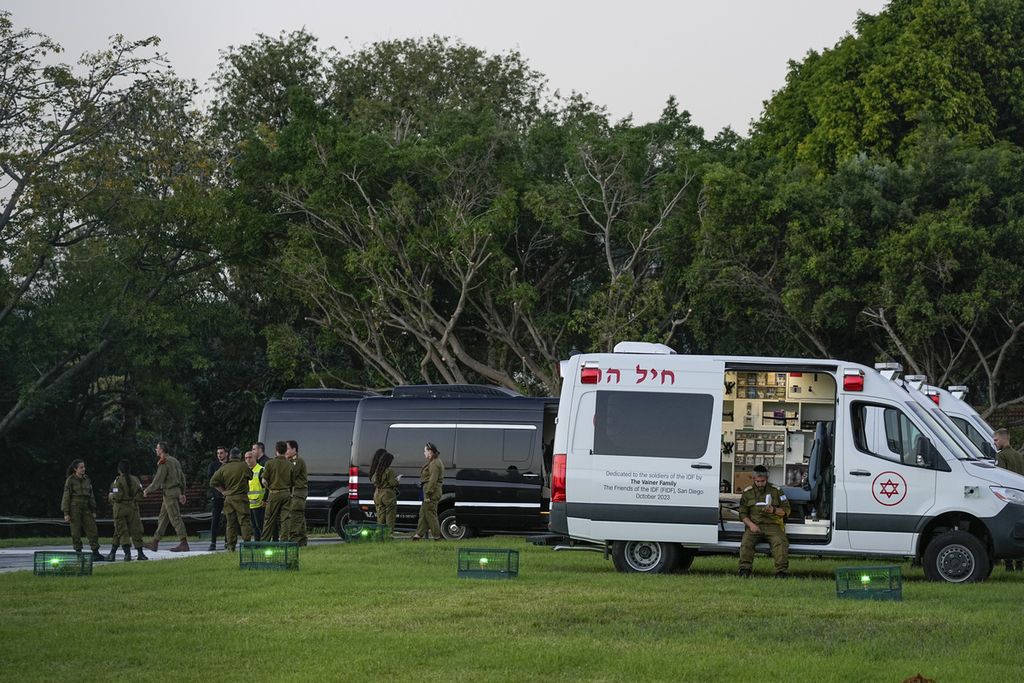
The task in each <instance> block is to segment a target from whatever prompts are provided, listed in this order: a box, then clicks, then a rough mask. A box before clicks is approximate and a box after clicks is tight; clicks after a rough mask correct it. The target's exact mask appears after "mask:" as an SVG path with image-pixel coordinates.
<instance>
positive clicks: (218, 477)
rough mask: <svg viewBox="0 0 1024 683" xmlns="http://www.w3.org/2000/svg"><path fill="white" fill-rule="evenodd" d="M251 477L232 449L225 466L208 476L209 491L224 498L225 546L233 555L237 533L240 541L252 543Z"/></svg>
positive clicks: (247, 467) (238, 452) (248, 470)
mask: <svg viewBox="0 0 1024 683" xmlns="http://www.w3.org/2000/svg"><path fill="white" fill-rule="evenodd" d="M251 478H252V470H250V469H249V466H248V465H246V464H245V463H244V462H242V453H241V452H240V451H239V450H238V449H237V448H232V449H231V454H230V455H229V456H228V462H227V464H225V465H221V466H220V467H219V468H218V469H217V470H216V471H215V472H214V473H213V476H212V477H210V488H212V489H216V490H217V491H218V492H219V493H220V494H221V495H222V496H224V516H225V517H226V518H227V528H226V529H225V531H224V546H225V547H226V548H227V549H228V550H229V551H232V552H233V551H234V550H235V544H236V543H238V535H239V532H241V535H242V540H243V541H246V542H248V541H250V540H252V523H251V522H250V520H249V480H250V479H251Z"/></svg>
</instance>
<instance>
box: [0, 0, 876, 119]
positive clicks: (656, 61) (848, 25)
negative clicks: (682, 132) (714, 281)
mask: <svg viewBox="0 0 1024 683" xmlns="http://www.w3.org/2000/svg"><path fill="white" fill-rule="evenodd" d="M884 5H885V2H884V1H883V0H718V1H717V2H715V1H714V0H712V1H710V2H709V1H708V0H703V1H701V2H697V1H695V0H677V1H675V2H671V1H669V0H662V1H656V0H633V1H632V2H624V1H621V0H620V1H619V2H610V1H609V0H589V1H584V0H512V1H509V2H503V3H498V2H493V1H488V0H476V1H475V2H474V1H471V0H418V1H417V0H336V1H335V2H329V1H327V0H322V1H319V2H318V1H315V0H276V1H271V0H250V1H249V2H241V1H239V0H230V1H229V0H205V1H202V0H177V1H174V2H161V3H156V2H152V1H150V0H4V2H3V3H2V6H0V7H2V9H6V10H8V11H10V12H11V14H12V19H13V21H14V25H15V29H22V28H31V29H33V30H35V31H39V32H41V33H44V34H47V35H49V36H50V37H51V38H53V39H54V40H56V41H57V42H58V43H60V44H61V45H63V46H64V48H65V50H66V52H65V54H64V55H63V59H64V60H65V61H74V60H75V59H77V57H78V55H79V54H80V53H81V52H83V51H94V50H99V49H102V48H103V47H105V46H106V44H107V37H108V36H110V35H112V34H115V33H121V34H124V35H125V36H126V37H128V38H133V39H134V38H143V37H146V36H149V35H154V34H155V35H158V36H160V37H161V39H162V43H161V46H160V49H161V51H163V52H164V53H166V54H167V56H168V58H169V60H170V62H171V64H172V66H173V67H174V69H175V71H177V73H178V74H179V75H180V76H184V77H188V78H194V79H196V81H197V82H199V83H200V84H201V85H205V84H206V82H207V80H208V78H209V77H210V75H211V74H212V73H213V71H214V70H215V68H216V66H217V63H218V61H219V56H218V53H219V51H220V50H222V49H224V48H226V47H227V46H229V45H241V44H244V43H247V42H250V41H251V40H252V39H253V38H254V37H255V36H256V34H258V33H264V34H268V35H272V36H276V35H277V34H279V33H280V32H281V31H282V30H286V31H291V30H295V29H299V28H302V27H306V28H307V29H308V30H309V31H310V32H311V33H312V34H313V35H315V36H317V37H318V38H319V39H320V45H321V47H327V46H334V47H335V48H337V49H338V50H339V51H340V52H342V53H349V52H352V51H354V50H356V49H359V48H360V47H363V46H365V45H369V44H370V43H373V42H376V41H379V40H391V39H401V38H409V37H422V36H429V35H433V34H438V35H444V36H450V37H453V38H460V39H462V40H463V41H464V42H465V43H467V44H470V45H473V46H476V47H479V48H481V49H484V50H486V51H488V52H492V53H494V52H504V51H506V50H509V49H516V50H519V51H520V52H521V53H522V54H523V56H524V57H526V59H527V60H528V61H529V63H530V65H531V66H532V67H533V68H534V69H536V70H538V71H540V72H541V73H543V74H545V75H546V76H547V79H548V85H549V87H550V88H551V89H552V90H556V89H557V90H561V91H562V94H563V95H567V94H568V93H569V92H571V91H577V92H582V93H585V94H586V95H587V96H588V97H589V98H590V99H591V100H592V101H593V102H595V103H597V104H602V105H604V106H606V107H607V108H608V111H609V112H610V113H611V114H612V115H613V116H614V117H615V118H621V117H623V116H626V115H628V114H630V113H632V114H633V116H634V119H635V120H636V121H637V122H646V121H650V120H653V119H656V118H657V117H658V115H659V114H660V112H661V109H662V107H663V105H664V103H665V100H666V99H667V98H668V96H669V95H675V96H676V98H677V99H678V100H679V103H680V106H681V107H682V108H683V109H687V110H689V112H690V113H691V114H692V115H693V120H694V122H695V123H697V124H698V125H700V126H702V127H703V128H704V130H705V134H706V135H707V136H708V137H711V136H712V135H714V134H715V133H716V132H717V131H718V130H720V129H721V128H723V127H724V126H726V125H731V126H732V127H733V128H734V129H735V130H736V131H737V132H739V133H742V134H746V132H747V128H748V125H749V123H750V122H751V121H752V120H753V119H755V118H757V117H758V116H759V115H760V113H761V107H762V103H763V101H764V100H766V99H768V98H769V97H770V96H771V94H772V92H774V91H775V90H777V89H779V88H780V87H781V86H782V85H783V84H784V81H785V74H786V65H787V61H788V60H790V59H801V58H803V56H804V55H805V54H806V53H807V51H808V50H810V49H815V50H821V49H823V48H827V47H832V46H833V45H835V43H836V42H837V41H839V40H840V39H841V38H842V37H843V36H844V35H846V34H847V33H851V32H852V30H853V22H854V20H855V18H856V15H857V11H858V10H862V11H865V12H868V13H870V14H877V13H878V12H879V11H881V9H882V8H883V7H884Z"/></svg>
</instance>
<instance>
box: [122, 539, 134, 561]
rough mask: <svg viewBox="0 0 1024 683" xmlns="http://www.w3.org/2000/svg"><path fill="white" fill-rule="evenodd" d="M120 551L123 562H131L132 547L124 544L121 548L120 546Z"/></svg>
mask: <svg viewBox="0 0 1024 683" xmlns="http://www.w3.org/2000/svg"><path fill="white" fill-rule="evenodd" d="M121 550H123V551H124V561H125V562H131V561H132V547H131V546H130V545H128V544H127V543H126V544H124V545H123V546H121Z"/></svg>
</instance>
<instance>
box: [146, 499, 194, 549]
mask: <svg viewBox="0 0 1024 683" xmlns="http://www.w3.org/2000/svg"><path fill="white" fill-rule="evenodd" d="M180 494H181V491H180V490H179V489H171V493H168V492H167V491H164V500H163V503H161V504H160V515H159V516H158V517H157V518H156V533H154V534H153V539H154V540H159V539H160V537H162V536H163V535H164V532H165V531H167V525H168V524H170V525H171V526H172V527H173V528H174V531H175V533H177V534H178V538H188V532H187V531H185V521H184V520H183V519H182V518H181V503H180V502H179V500H178V496H179V495H180Z"/></svg>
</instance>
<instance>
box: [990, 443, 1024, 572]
mask: <svg viewBox="0 0 1024 683" xmlns="http://www.w3.org/2000/svg"><path fill="white" fill-rule="evenodd" d="M992 443H993V445H995V447H996V466H997V467H1002V468H1003V469H1004V470H1010V471H1011V472H1016V473H1017V474H1024V455H1021V454H1020V453H1018V452H1017V451H1016V450H1014V448H1013V447H1012V446H1010V431H1009V430H1008V429H1006V428H1005V427H1004V428H1000V429H997V430H996V431H995V432H994V433H993V434H992ZM1014 569H1016V570H1017V571H1019V572H1020V571H1024V560H1017V561H1016V563H1014V560H1007V561H1006V571H1008V572H1012V571H1014Z"/></svg>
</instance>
